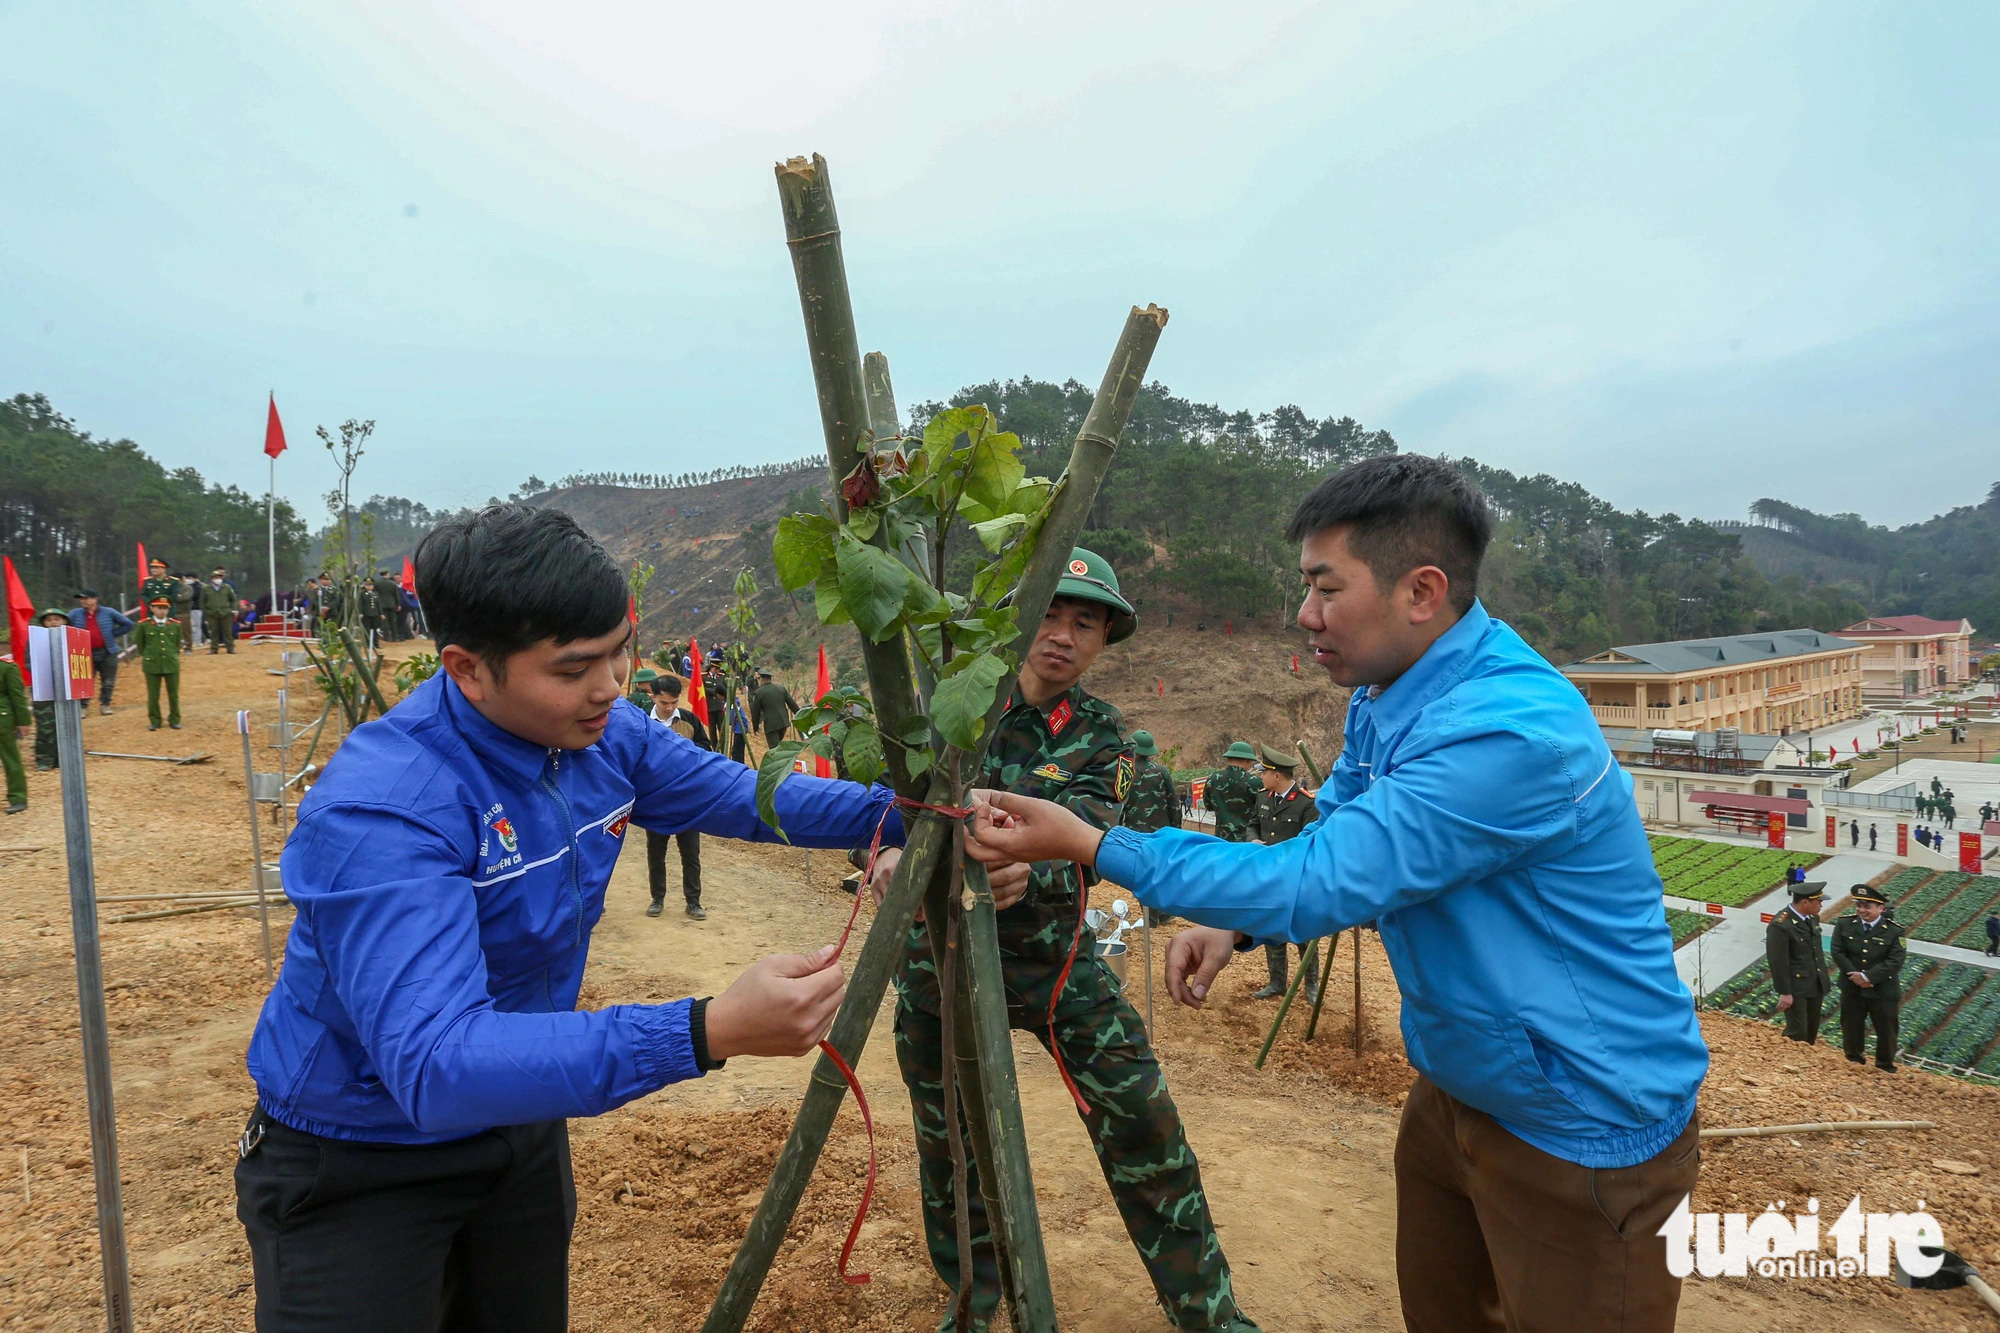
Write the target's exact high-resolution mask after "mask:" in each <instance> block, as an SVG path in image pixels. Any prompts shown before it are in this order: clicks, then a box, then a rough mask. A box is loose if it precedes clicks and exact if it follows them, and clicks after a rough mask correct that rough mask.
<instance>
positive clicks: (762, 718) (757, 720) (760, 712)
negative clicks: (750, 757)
mask: <svg viewBox="0 0 2000 1333" xmlns="http://www.w3.org/2000/svg"><path fill="white" fill-rule="evenodd" d="M798 711H799V705H798V702H797V701H796V700H794V699H793V698H792V692H791V691H790V690H788V689H786V688H785V687H784V686H782V685H780V684H779V683H778V682H777V680H776V678H774V677H773V676H772V675H771V672H770V669H769V668H768V667H765V668H759V669H758V672H757V688H756V689H754V690H752V691H751V692H750V725H751V726H753V727H759V728H762V729H763V732H764V751H765V753H767V754H768V753H770V750H771V747H772V746H774V745H776V744H777V743H778V742H779V741H782V740H784V739H785V729H786V728H787V727H789V726H791V725H792V719H793V718H794V717H796V716H797V715H798Z"/></svg>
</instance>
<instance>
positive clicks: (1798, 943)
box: [1764, 880, 1826, 1042]
mask: <svg viewBox="0 0 2000 1333" xmlns="http://www.w3.org/2000/svg"><path fill="white" fill-rule="evenodd" d="M1825 894H1826V885H1825V884H1822V883H1820V882H1819V881H1817V880H1808V881H1807V882H1806V883H1804V884H1794V885H1792V905H1791V906H1790V907H1787V908H1786V909H1785V910H1784V911H1782V912H1779V913H1778V914H1777V915H1776V916H1774V917H1772V918H1771V924H1770V925H1768V926H1766V927H1765V928H1764V958H1765V961H1767V962H1768V963H1769V964H1770V965H1771V989H1772V990H1773V991H1775V992H1777V996H1778V1008H1779V1010H1780V1011H1781V1012H1782V1013H1783V1014H1784V1015H1785V1035H1786V1036H1787V1037H1790V1038H1791V1039H1792V1040H1793V1041H1803V1042H1817V1041H1818V1040H1819V1011H1820V1004H1821V1002H1822V1001H1823V1000H1825V998H1826V946H1825V944H1824V943H1823V942H1822V941H1821V939H1820V935H1819V909H1820V904H1821V903H1822V902H1823V901H1824V900H1825Z"/></svg>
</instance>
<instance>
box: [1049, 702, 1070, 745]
mask: <svg viewBox="0 0 2000 1333" xmlns="http://www.w3.org/2000/svg"><path fill="white" fill-rule="evenodd" d="M1075 716H1076V712H1075V710H1073V709H1072V708H1071V707H1070V706H1069V700H1067V699H1065V700H1063V701H1062V702H1061V703H1059V704H1057V705H1056V706H1055V707H1054V708H1052V709H1050V710H1049V735H1051V736H1060V735H1062V734H1063V728H1064V727H1066V726H1068V725H1069V722H1070V719H1071V718H1073V717H1075Z"/></svg>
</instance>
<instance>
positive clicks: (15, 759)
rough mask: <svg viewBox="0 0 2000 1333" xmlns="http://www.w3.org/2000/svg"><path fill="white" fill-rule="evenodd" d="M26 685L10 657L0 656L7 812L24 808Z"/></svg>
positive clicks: (1, 765) (0, 738)
mask: <svg viewBox="0 0 2000 1333" xmlns="http://www.w3.org/2000/svg"><path fill="white" fill-rule="evenodd" d="M33 715H34V714H33V713H32V712H31V711H30V710H29V708H28V684H27V682H26V681H25V680H24V679H22V676H21V668H19V667H17V666H15V665H14V659H13V658H11V657H0V771H4V772H5V774H6V778H7V813H8V814H10V815H18V814H20V813H21V812H22V811H23V810H26V809H27V808H28V770H27V769H25V768H23V767H22V766H21V741H22V739H23V738H24V737H26V736H27V734H28V719H29V718H30V717H32V716H33Z"/></svg>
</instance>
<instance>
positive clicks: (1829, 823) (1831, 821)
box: [1826, 815, 1840, 847]
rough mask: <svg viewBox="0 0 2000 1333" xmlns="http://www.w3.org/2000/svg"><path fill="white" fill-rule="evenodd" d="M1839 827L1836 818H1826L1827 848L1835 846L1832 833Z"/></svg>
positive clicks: (1830, 816) (1838, 821)
mask: <svg viewBox="0 0 2000 1333" xmlns="http://www.w3.org/2000/svg"><path fill="white" fill-rule="evenodd" d="M1839 827H1840V820H1839V819H1838V818H1836V817H1835V816H1833V815H1828V816H1827V817H1826V845H1827V846H1829V847H1832V846H1834V845H1835V841H1836V840H1835V833H1834V831H1835V830H1836V829H1838V828H1839Z"/></svg>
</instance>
